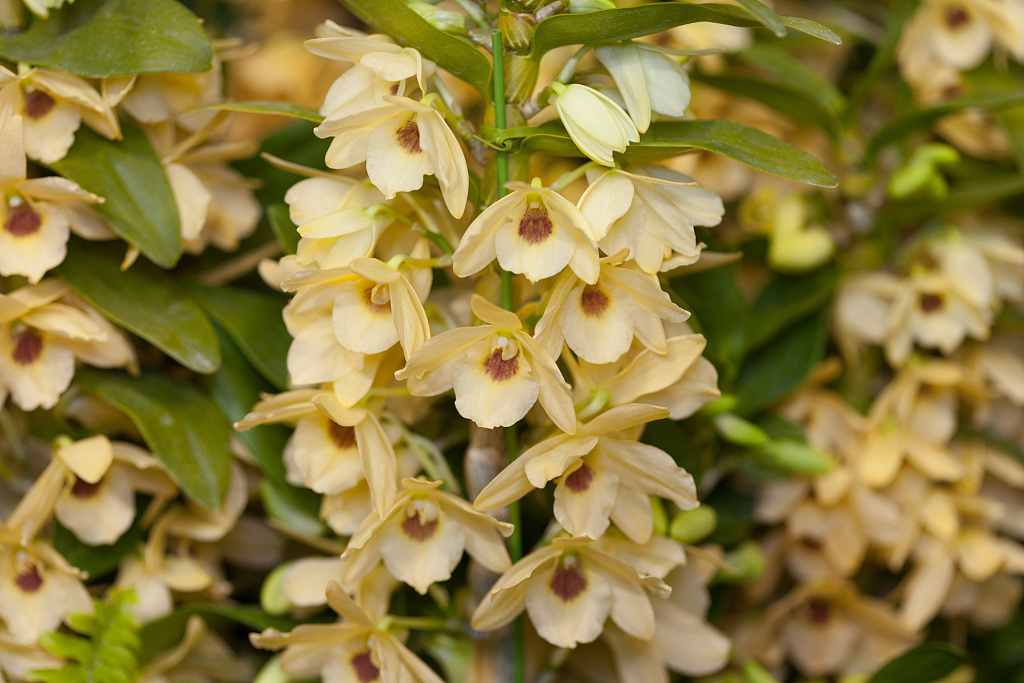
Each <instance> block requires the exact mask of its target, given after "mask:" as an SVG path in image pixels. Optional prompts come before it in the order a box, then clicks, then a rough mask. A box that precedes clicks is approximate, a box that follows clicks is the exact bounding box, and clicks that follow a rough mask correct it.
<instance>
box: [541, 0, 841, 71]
mask: <svg viewBox="0 0 1024 683" xmlns="http://www.w3.org/2000/svg"><path fill="white" fill-rule="evenodd" d="M779 19H781V20H782V23H783V25H784V26H788V27H791V28H795V29H797V30H798V31H803V32H804V33H808V34H810V35H813V36H816V37H818V38H822V39H823V40H828V41H829V42H833V43H836V44H838V43H839V42H841V41H840V39H839V36H837V35H836V34H835V33H834V32H832V31H830V30H829V29H827V28H825V27H824V26H821V25H820V24H816V23H815V22H813V21H810V20H807V19H799V18H795V17H779ZM701 21H710V22H714V23H716V24H726V25H729V26H747V27H753V26H760V25H761V22H760V21H759V20H758V19H756V18H754V17H753V16H752V15H751V14H750V13H749V12H748V11H746V10H744V9H743V8H742V7H735V6H733V5H721V4H715V3H707V4H690V3H683V2H659V3H652V4H648V5H640V6H638V7H622V8H619V9H607V10H601V11H599V12H588V13H586V14H556V15H555V16H553V17H548V18H547V19H545V20H544V21H542V22H540V23H539V24H537V29H536V31H535V32H534V34H533V47H532V49H531V53H530V54H531V55H532V56H533V57H535V58H536V57H540V56H541V55H543V54H544V53H545V52H547V51H549V50H552V49H554V48H556V47H562V46H563V45H583V44H594V43H610V42H614V41H618V40H628V39H630V38H639V37H640V36H646V35H650V34H652V33H658V32H659V31H664V30H666V29H670V28H673V27H675V26H683V25H685V24H693V23H697V22H701Z"/></svg>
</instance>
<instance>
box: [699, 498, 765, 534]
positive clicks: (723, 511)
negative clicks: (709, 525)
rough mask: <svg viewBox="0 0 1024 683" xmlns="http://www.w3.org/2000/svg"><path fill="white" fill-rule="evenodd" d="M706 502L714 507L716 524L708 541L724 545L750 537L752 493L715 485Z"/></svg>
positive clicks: (751, 528) (752, 507) (752, 505)
mask: <svg viewBox="0 0 1024 683" xmlns="http://www.w3.org/2000/svg"><path fill="white" fill-rule="evenodd" d="M701 502H706V503H707V504H708V505H710V506H711V507H712V508H714V509H715V514H716V515H717V516H718V524H717V525H716V526H715V531H714V533H712V534H711V535H710V536H709V537H708V538H707V542H708V543H717V544H719V545H723V546H726V547H730V546H733V545H736V544H737V543H739V542H741V541H745V540H748V539H750V537H751V533H752V531H753V528H754V505H755V500H754V495H753V494H752V493H749V492H746V491H738V490H736V489H734V488H730V487H728V486H719V487H717V488H716V489H715V490H714V491H713V492H712V493H711V495H710V496H708V498H707V500H705V501H701Z"/></svg>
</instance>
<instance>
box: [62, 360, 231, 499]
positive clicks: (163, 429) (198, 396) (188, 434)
mask: <svg viewBox="0 0 1024 683" xmlns="http://www.w3.org/2000/svg"><path fill="white" fill-rule="evenodd" d="M75 382H76V384H77V385H78V387H79V388H81V389H82V390H83V391H85V392H86V393H89V394H92V395H93V396H96V397H97V398H101V399H103V400H105V401H107V402H108V403H110V404H112V405H113V406H114V407H116V408H118V409H119V410H121V411H123V412H124V413H126V414H127V415H128V416H129V417H130V418H131V419H132V421H133V422H135V424H136V426H137V427H138V428H139V431H140V432H142V436H143V438H144V439H145V441H146V446H147V447H148V448H149V450H150V451H152V452H153V454H154V455H156V456H157V457H158V458H160V462H162V463H163V464H164V466H165V467H166V468H167V470H168V472H170V474H171V477H173V478H174V480H175V481H176V482H177V483H178V485H179V486H180V487H181V488H182V490H183V491H185V492H186V493H187V494H188V495H190V496H191V497H192V498H194V499H195V500H196V501H197V502H198V503H200V504H201V505H203V506H205V507H207V508H210V509H217V508H218V507H220V505H221V503H222V502H223V500H224V495H225V494H226V493H227V489H228V479H229V477H230V475H231V452H230V450H229V449H228V439H229V436H230V434H231V425H229V424H228V421H227V420H225V419H224V416H223V415H221V413H220V411H219V410H217V406H216V405H215V404H214V403H213V401H211V400H210V399H209V398H208V397H207V396H206V395H204V394H202V393H200V392H199V391H197V390H196V389H195V388H193V387H192V386H190V385H188V384H186V383H183V382H180V381H174V380H171V379H169V378H167V377H164V376H162V375H157V374H153V373H149V374H145V373H144V374H143V375H142V376H141V377H130V376H128V375H126V374H124V373H122V372H113V371H101V370H95V369H93V368H82V369H80V370H79V371H78V373H77V375H76V376H75Z"/></svg>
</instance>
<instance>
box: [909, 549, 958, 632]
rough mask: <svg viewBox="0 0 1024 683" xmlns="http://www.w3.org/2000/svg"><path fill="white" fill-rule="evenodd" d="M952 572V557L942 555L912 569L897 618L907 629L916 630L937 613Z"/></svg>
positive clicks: (944, 596)
mask: <svg viewBox="0 0 1024 683" xmlns="http://www.w3.org/2000/svg"><path fill="white" fill-rule="evenodd" d="M955 571H956V570H955V567H954V564H953V558H952V557H948V556H941V555H940V556H938V557H934V558H931V559H929V560H928V561H926V562H924V563H922V564H920V565H918V566H917V567H915V568H914V570H913V571H912V572H911V573H910V575H909V576H908V577H907V583H906V592H905V593H904V597H903V605H902V607H901V609H900V621H901V622H902V623H903V625H904V626H906V627H907V629H909V630H911V631H919V630H920V629H922V628H923V627H924V626H925V625H926V624H927V623H928V622H929V621H931V620H932V618H933V617H934V616H935V615H936V614H938V613H939V609H940V608H941V607H942V603H943V602H944V601H945V599H946V595H947V593H949V588H950V586H952V584H953V576H954V573H955Z"/></svg>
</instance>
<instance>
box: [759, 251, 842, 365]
mask: <svg viewBox="0 0 1024 683" xmlns="http://www.w3.org/2000/svg"><path fill="white" fill-rule="evenodd" d="M837 279H838V273H837V272H836V271H835V270H831V269H829V270H819V271H818V272H816V273H814V274H811V275H800V276H789V275H778V276H776V277H775V278H774V279H773V280H772V281H771V282H769V283H768V285H767V286H766V287H765V288H764V289H762V290H761V293H760V294H759V295H758V297H757V299H756V300H755V301H754V306H753V309H752V310H751V315H750V318H749V319H748V323H747V333H746V338H747V343H746V349H747V351H750V350H752V349H754V348H757V347H758V346H761V345H762V344H764V343H765V342H766V341H768V340H769V339H771V338H773V337H774V336H775V335H777V334H779V333H780V332H781V331H782V330H784V329H785V328H786V326H788V325H790V324H791V323H793V322H795V321H797V320H799V319H801V318H803V317H805V316H807V315H809V314H810V313H811V312H812V311H815V310H817V309H819V308H821V306H822V305H824V303H825V301H826V300H828V297H829V296H830V295H831V293H832V290H833V288H834V287H835V284H836V280H837Z"/></svg>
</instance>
